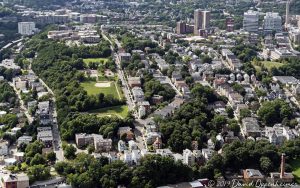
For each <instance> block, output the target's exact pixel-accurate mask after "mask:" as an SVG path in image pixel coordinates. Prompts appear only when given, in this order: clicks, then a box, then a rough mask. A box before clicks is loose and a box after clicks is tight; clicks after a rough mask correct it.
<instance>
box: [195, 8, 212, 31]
mask: <svg viewBox="0 0 300 188" xmlns="http://www.w3.org/2000/svg"><path fill="white" fill-rule="evenodd" d="M209 27H210V11H206V10H200V9H197V10H195V11H194V34H195V35H199V30H200V29H208V28H209Z"/></svg>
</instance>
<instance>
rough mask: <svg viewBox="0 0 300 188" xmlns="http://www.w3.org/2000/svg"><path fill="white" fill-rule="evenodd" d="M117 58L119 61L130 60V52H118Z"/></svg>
mask: <svg viewBox="0 0 300 188" xmlns="http://www.w3.org/2000/svg"><path fill="white" fill-rule="evenodd" d="M119 59H120V62H123V61H130V59H131V54H130V53H119Z"/></svg>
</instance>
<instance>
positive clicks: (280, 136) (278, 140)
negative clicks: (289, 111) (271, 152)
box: [265, 124, 296, 145]
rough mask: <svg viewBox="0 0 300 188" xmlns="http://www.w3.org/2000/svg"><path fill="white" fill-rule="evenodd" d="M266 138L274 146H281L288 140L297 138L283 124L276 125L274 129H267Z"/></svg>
mask: <svg viewBox="0 0 300 188" xmlns="http://www.w3.org/2000/svg"><path fill="white" fill-rule="evenodd" d="M265 136H266V137H267V138H268V140H269V142H270V143H272V144H274V145H281V144H283V143H284V141H286V140H292V139H295V138H296V135H295V134H294V133H293V131H292V130H290V129H289V128H288V127H285V126H283V125H282V124H275V125H274V126H273V127H265Z"/></svg>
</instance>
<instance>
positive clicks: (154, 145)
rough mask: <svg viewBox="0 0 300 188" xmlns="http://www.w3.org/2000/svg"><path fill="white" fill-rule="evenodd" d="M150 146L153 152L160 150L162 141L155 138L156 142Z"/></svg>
mask: <svg viewBox="0 0 300 188" xmlns="http://www.w3.org/2000/svg"><path fill="white" fill-rule="evenodd" d="M152 146H153V148H154V149H155V150H157V149H161V148H162V140H161V138H159V137H157V138H156V140H155V141H154V142H153V144H152Z"/></svg>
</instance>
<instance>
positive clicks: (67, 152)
mask: <svg viewBox="0 0 300 188" xmlns="http://www.w3.org/2000/svg"><path fill="white" fill-rule="evenodd" d="M64 156H65V157H66V158H67V159H74V158H75V157H76V148H75V147H74V146H73V145H66V146H65V148H64Z"/></svg>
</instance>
